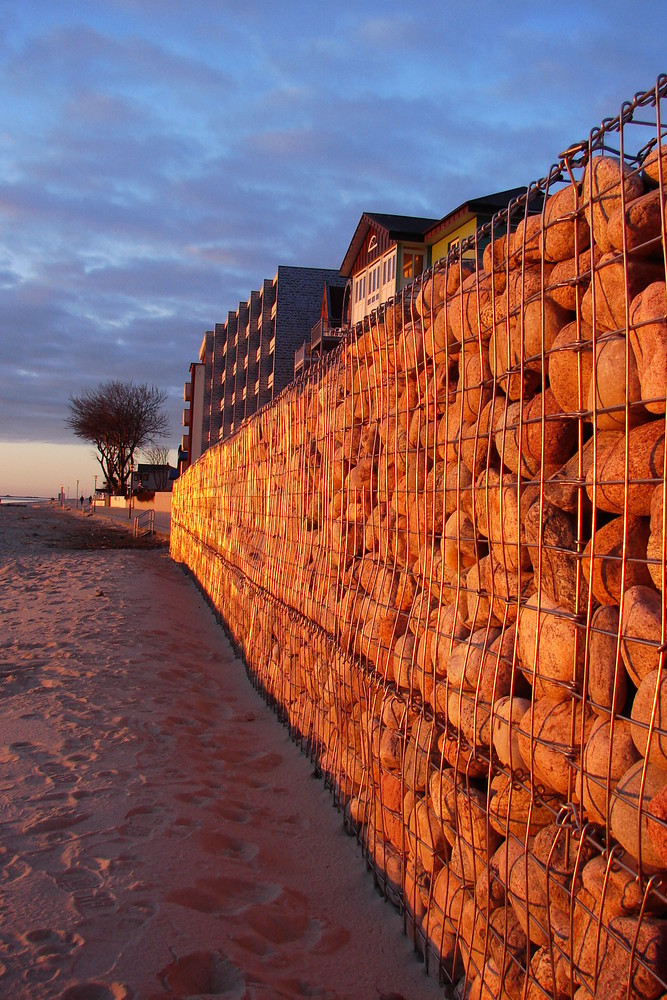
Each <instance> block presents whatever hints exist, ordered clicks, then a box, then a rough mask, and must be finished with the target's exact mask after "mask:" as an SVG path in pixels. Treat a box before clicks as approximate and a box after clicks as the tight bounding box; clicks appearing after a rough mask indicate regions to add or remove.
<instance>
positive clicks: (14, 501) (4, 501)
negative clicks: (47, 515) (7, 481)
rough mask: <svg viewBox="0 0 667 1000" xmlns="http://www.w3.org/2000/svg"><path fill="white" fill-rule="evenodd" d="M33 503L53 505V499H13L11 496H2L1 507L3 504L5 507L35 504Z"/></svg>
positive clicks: (0, 498)
mask: <svg viewBox="0 0 667 1000" xmlns="http://www.w3.org/2000/svg"><path fill="white" fill-rule="evenodd" d="M33 503H51V498H50V497H13V496H10V495H9V494H3V495H2V496H0V505H1V504H4V505H5V506H8V505H14V504H21V505H25V504H33Z"/></svg>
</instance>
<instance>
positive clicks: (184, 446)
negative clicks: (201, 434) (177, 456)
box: [181, 434, 190, 455]
mask: <svg viewBox="0 0 667 1000" xmlns="http://www.w3.org/2000/svg"><path fill="white" fill-rule="evenodd" d="M189 447H190V435H189V434H184V435H183V437H182V438H181V451H184V452H185V453H186V455H187V452H188V448H189Z"/></svg>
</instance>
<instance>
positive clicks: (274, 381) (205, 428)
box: [182, 264, 345, 467]
mask: <svg viewBox="0 0 667 1000" xmlns="http://www.w3.org/2000/svg"><path fill="white" fill-rule="evenodd" d="M327 283H329V284H333V285H335V286H341V287H344V286H345V279H344V278H342V277H341V275H340V274H339V272H338V271H337V270H335V269H333V268H321V267H293V266H288V265H282V264H281V265H280V266H279V267H278V270H277V271H276V273H275V275H274V276H273V278H266V279H265V280H264V281H263V282H262V286H261V288H260V289H259V290H258V291H252V292H251V293H250V295H249V297H248V299H247V300H246V301H245V302H239V304H238V306H237V308H236V309H235V310H234V311H233V312H231V311H230V312H229V313H228V314H227V319H226V320H225V322H224V323H216V324H215V326H214V329H213V330H212V331H208V332H207V333H206V334H205V335H204V339H203V341H202V347H201V349H200V359H199V365H201V370H200V368H199V366H198V365H191V366H190V382H188V383H186V384H185V398H186V401H192V402H191V405H190V407H189V408H188V409H186V410H184V413H183V423H184V426H185V427H187V428H188V433H187V434H184V435H183V445H182V447H183V450H185V448H186V443H187V445H188V461H189V462H194V461H196V459H197V458H198V457H199V455H201V453H202V451H205V450H206V448H209V447H210V446H211V445H213V444H215V443H216V442H217V441H220V440H222V439H223V438H226V437H228V436H229V435H230V434H233V433H234V431H236V430H238V428H239V427H240V425H241V424H242V423H243V421H244V420H245V419H246V417H249V416H251V415H252V414H253V413H256V412H257V410H259V409H261V407H262V406H264V405H266V403H269V402H271V400H272V399H274V398H275V396H277V395H278V394H279V393H280V392H281V391H282V390H283V389H284V388H285V386H287V385H288V384H289V383H290V382H291V381H292V380H293V378H294V355H295V350H296V348H297V347H298V346H299V345H300V344H302V343H303V340H304V337H305V336H307V337H310V332H311V330H312V328H313V326H314V325H315V324H316V323H317V322H318V320H319V319H320V318H321V310H322V301H323V298H322V297H323V289H325V286H326V284H327ZM200 394H201V395H200ZM193 403H194V405H193ZM186 421H187V423H186ZM186 439H187V441H186ZM200 442H201V443H200ZM184 467H187V466H184Z"/></svg>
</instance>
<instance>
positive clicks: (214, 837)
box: [199, 830, 259, 861]
mask: <svg viewBox="0 0 667 1000" xmlns="http://www.w3.org/2000/svg"><path fill="white" fill-rule="evenodd" d="M199 842H200V844H201V846H202V848H203V849H204V850H205V851H206V853H207V854H215V855H216V856H218V857H223V858H233V859H234V860H236V861H252V859H253V858H254V857H256V856H257V854H258V852H259V847H258V846H257V844H251V843H249V842H248V841H246V840H240V839H239V838H237V837H232V836H230V835H229V834H227V833H221V832H220V831H218V830H202V831H201V832H200V833H199Z"/></svg>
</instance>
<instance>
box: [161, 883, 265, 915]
mask: <svg viewBox="0 0 667 1000" xmlns="http://www.w3.org/2000/svg"><path fill="white" fill-rule="evenodd" d="M280 894H281V889H280V886H277V885H273V884H271V883H268V882H267V883H261V882H258V883H255V884H253V883H248V880H247V879H241V878H238V879H236V878H232V877H230V876H226V877H225V878H218V879H216V878H214V879H198V880H197V882H196V883H195V885H194V886H191V887H189V888H185V889H175V890H174V891H173V892H170V893H168V894H167V896H166V899H167V902H169V903H176V904H177V905H178V906H182V907H184V908H185V909H188V910H196V911H197V912H198V913H223V914H225V916H237V915H238V914H240V913H243V912H244V911H245V910H247V909H249V908H250V907H253V906H256V905H257V904H267V903H271V902H272V901H273V900H275V899H277V898H278V897H279V896H280Z"/></svg>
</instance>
